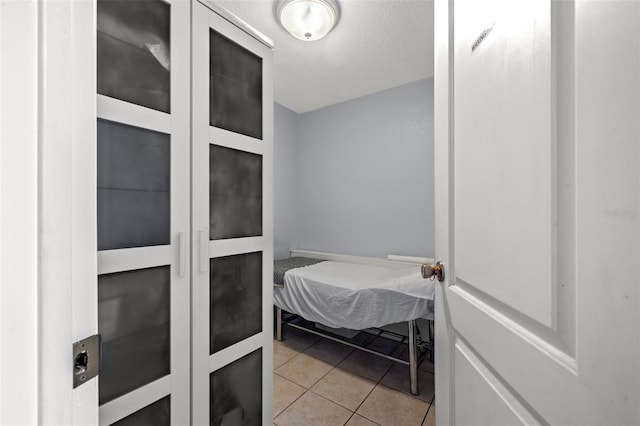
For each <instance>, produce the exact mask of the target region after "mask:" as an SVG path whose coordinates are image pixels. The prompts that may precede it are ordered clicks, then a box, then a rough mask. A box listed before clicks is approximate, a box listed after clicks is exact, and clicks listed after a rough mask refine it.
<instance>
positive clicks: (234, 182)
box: [192, 1, 273, 425]
mask: <svg viewBox="0 0 640 426" xmlns="http://www.w3.org/2000/svg"><path fill="white" fill-rule="evenodd" d="M214 11H220V9H218V8H217V7H216V5H215V4H214V3H210V2H204V3H201V2H198V1H194V2H193V13H192V19H193V27H192V31H193V37H192V42H193V50H192V51H193V56H192V67H193V68H192V76H193V80H192V81H193V98H192V102H193V108H192V109H193V148H192V155H193V158H192V164H193V175H192V176H193V177H192V182H193V187H192V194H193V198H192V205H193V211H192V223H193V234H192V238H193V240H192V241H193V245H192V253H193V258H192V270H193V293H192V295H193V299H192V309H193V310H192V322H193V330H192V342H193V347H192V351H193V352H192V360H193V361H192V362H193V364H192V388H193V392H192V398H193V417H192V420H193V424H197V425H204V424H212V425H219V424H222V425H225V424H243V425H260V424H267V423H270V422H271V420H272V410H273V409H272V387H273V385H272V383H273V378H272V377H273V337H272V336H273V334H272V333H273V327H272V325H273V304H272V303H273V302H272V288H273V280H272V277H273V168H272V165H273V124H272V123H273V86H272V81H273V77H272V74H271V69H272V52H271V48H270V47H268V46H267V45H265V44H263V43H262V42H261V41H259V40H258V39H256V38H254V37H253V36H252V35H250V34H248V33H247V32H245V31H242V30H241V29H240V28H238V27H237V26H236V25H234V24H232V23H231V21H229V20H227V19H225V18H224V17H223V16H224V15H221V14H218V13H216V12H214ZM220 12H221V13H224V12H223V11H220Z"/></svg>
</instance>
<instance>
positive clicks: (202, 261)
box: [191, 2, 210, 425]
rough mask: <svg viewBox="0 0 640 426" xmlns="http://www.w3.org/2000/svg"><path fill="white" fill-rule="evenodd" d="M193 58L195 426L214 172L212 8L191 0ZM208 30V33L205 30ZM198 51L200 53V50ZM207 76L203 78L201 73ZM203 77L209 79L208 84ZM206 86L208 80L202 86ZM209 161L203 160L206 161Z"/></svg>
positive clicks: (200, 405)
mask: <svg viewBox="0 0 640 426" xmlns="http://www.w3.org/2000/svg"><path fill="white" fill-rule="evenodd" d="M191 19H192V20H191V25H192V27H191V32H192V34H193V36H192V39H191V43H192V46H191V48H192V51H193V52H194V54H193V55H192V57H191V81H192V93H191V96H192V101H191V102H192V103H191V111H192V123H193V124H192V128H191V137H192V144H191V155H192V160H191V174H192V176H193V177H192V185H191V224H192V231H191V235H192V239H191V253H192V254H193V255H192V256H191V270H192V273H193V275H192V278H191V279H192V289H191V297H192V301H191V324H192V327H191V336H192V342H191V368H192V373H191V406H192V412H191V421H192V424H194V425H205V424H209V423H210V420H209V410H208V407H209V374H208V373H209V357H208V355H209V328H208V327H209V326H208V324H209V252H208V248H209V215H208V211H209V203H208V200H209V192H208V191H209V187H208V184H197V183H196V182H197V181H198V179H201V180H202V179H207V180H206V181H207V182H208V178H206V177H207V176H208V175H209V170H208V158H209V147H208V144H207V143H203V142H202V141H207V140H208V130H209V114H208V111H209V90H208V87H209V86H208V84H206V83H207V82H206V74H208V71H207V70H209V55H208V52H209V42H208V40H209V39H208V35H209V34H208V24H209V19H208V10H207V9H206V8H205V7H204V6H202V5H200V4H199V3H195V2H194V3H192V13H191ZM202 33H205V34H202ZM195 52H199V54H195ZM203 73H204V74H205V76H202V74H203ZM203 80H204V83H203ZM203 84H205V85H204V86H203ZM204 158H206V159H207V160H206V161H204V160H203V159H204Z"/></svg>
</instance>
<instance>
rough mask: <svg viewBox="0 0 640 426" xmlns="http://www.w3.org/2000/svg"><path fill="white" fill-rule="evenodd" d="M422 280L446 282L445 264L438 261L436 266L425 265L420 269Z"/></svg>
mask: <svg viewBox="0 0 640 426" xmlns="http://www.w3.org/2000/svg"><path fill="white" fill-rule="evenodd" d="M420 273H421V274H422V278H425V279H426V278H431V279H433V278H434V277H435V278H438V281H440V282H442V281H444V263H442V262H440V261H437V262H436V264H435V265H432V264H430V263H423V264H422V266H421V267H420Z"/></svg>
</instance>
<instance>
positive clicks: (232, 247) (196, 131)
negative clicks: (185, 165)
mask: <svg viewBox="0 0 640 426" xmlns="http://www.w3.org/2000/svg"><path fill="white" fill-rule="evenodd" d="M217 12H219V9H218V7H217V6H216V5H215V4H212V3H210V2H206V1H202V2H201V1H197V0H194V2H193V14H192V18H193V21H192V31H193V38H192V43H193V52H194V54H193V56H192V69H193V70H192V78H193V93H192V99H193V104H192V105H193V106H192V110H193V128H192V132H193V146H192V156H193V158H192V170H193V171H192V173H193V182H194V184H193V186H192V206H193V208H192V224H193V229H192V236H193V237H192V244H191V247H192V253H194V255H193V256H192V259H191V262H192V263H191V265H192V270H193V271H194V275H193V294H192V297H193V299H192V307H193V308H192V324H193V330H192V333H193V348H192V351H193V355H192V365H193V375H192V406H193V413H192V416H193V417H192V421H193V424H208V423H209V422H210V418H209V416H210V412H209V405H210V403H209V398H210V391H209V387H210V381H209V380H210V374H211V373H213V372H215V371H217V370H219V369H221V368H223V367H225V366H227V365H229V364H230V363H232V362H234V361H236V360H238V359H240V358H242V357H244V356H245V355H248V354H250V353H252V352H254V351H255V350H257V349H260V348H262V404H263V405H262V416H263V417H262V418H263V424H266V423H268V422H270V421H271V419H272V415H273V407H272V405H273V400H272V392H273V377H272V373H273V354H272V352H273V339H272V338H271V330H272V323H273V317H272V309H273V306H272V291H273V289H272V285H271V284H270V283H271V281H272V276H273V167H272V162H273V124H272V123H273V102H272V99H273V86H272V79H273V75H272V73H271V67H272V57H271V49H270V48H268V47H267V46H265V45H264V44H262V42H260V41H258V40H257V39H256V38H254V37H253V36H251V35H249V34H247V33H246V32H244V31H243V30H241V29H240V28H239V27H237V26H236V25H234V24H233V23H231V21H229V20H227V19H225V18H224V17H222V16H221V15H219V14H218V13H217ZM210 28H211V29H213V30H215V31H216V32H218V33H220V34H222V35H224V36H225V37H227V38H229V39H230V40H232V41H233V42H234V43H236V44H238V45H240V46H242V47H243V48H245V49H246V50H248V51H250V52H252V53H254V54H255V55H257V56H259V57H261V58H262V61H263V105H262V108H263V119H262V121H263V139H262V140H258V139H255V138H252V137H249V136H244V135H241V134H237V133H234V132H231V131H227V130H224V129H219V128H215V127H213V126H210V125H209V81H208V77H209V76H208V70H209V29H210ZM211 145H217V146H222V147H227V148H232V149H235V150H240V151H244V152H250V153H254V154H258V155H261V156H262V158H263V178H262V185H263V187H262V190H263V192H262V194H263V198H262V200H263V207H262V208H263V215H262V221H263V222H262V224H263V225H262V236H257V237H245V238H232V239H223V240H209V231H210V230H209V192H208V191H209V186H208V182H209V147H210V146H211ZM203 250H204V252H203ZM253 252H261V253H262V282H263V287H262V304H263V305H262V315H263V318H262V324H263V325H262V329H263V331H262V332H261V333H258V334H255V335H253V336H251V337H249V338H246V339H244V340H242V341H240V342H238V343H236V344H233V345H231V346H230V347H227V348H225V349H222V350H220V351H218V352H216V353H215V354H213V355H210V353H209V352H210V347H209V341H210V336H209V332H210V331H209V324H210V318H209V300H210V298H209V285H210V284H209V279H210V275H209V274H210V270H209V269H210V267H209V261H210V259H212V258H217V257H223V256H231V255H236V254H242V253H253ZM266 283H269V285H267V284H266Z"/></svg>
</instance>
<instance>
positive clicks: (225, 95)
mask: <svg viewBox="0 0 640 426" xmlns="http://www.w3.org/2000/svg"><path fill="white" fill-rule="evenodd" d="M209 43H210V44H209V48H210V55H209V58H210V76H209V78H210V81H209V90H210V93H209V108H210V109H209V114H210V117H209V124H210V125H211V126H215V127H218V128H221V129H225V130H229V131H232V132H235V133H240V134H243V135H246V136H251V137H253V138H256V139H262V58H260V57H259V56H256V55H254V54H253V53H251V52H250V51H248V50H247V49H245V48H243V47H242V46H240V45H238V44H237V43H234V42H233V41H231V40H229V39H228V38H226V37H225V36H223V35H221V34H220V33H218V32H216V31H213V30H211V31H210V36H209Z"/></svg>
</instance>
